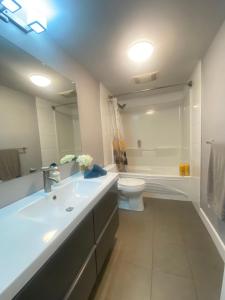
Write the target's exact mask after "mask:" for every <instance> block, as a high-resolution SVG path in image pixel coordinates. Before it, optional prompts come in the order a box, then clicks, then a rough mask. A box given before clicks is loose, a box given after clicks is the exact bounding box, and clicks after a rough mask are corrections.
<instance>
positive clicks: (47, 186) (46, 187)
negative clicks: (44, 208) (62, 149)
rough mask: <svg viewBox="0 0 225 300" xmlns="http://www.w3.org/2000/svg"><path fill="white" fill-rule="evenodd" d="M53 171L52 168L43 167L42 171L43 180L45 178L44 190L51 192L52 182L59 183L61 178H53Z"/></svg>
mask: <svg viewBox="0 0 225 300" xmlns="http://www.w3.org/2000/svg"><path fill="white" fill-rule="evenodd" d="M51 171H52V168H48V167H47V168H42V172H43V180H44V190H45V192H46V193H50V192H51V190H52V184H53V182H56V183H58V182H59V180H57V179H55V178H53V177H51V176H50V174H51Z"/></svg>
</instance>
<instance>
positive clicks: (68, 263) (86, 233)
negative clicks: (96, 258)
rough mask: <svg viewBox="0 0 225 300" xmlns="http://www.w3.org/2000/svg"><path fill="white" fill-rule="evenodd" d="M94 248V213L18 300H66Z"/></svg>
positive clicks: (20, 293) (23, 291)
mask: <svg viewBox="0 0 225 300" xmlns="http://www.w3.org/2000/svg"><path fill="white" fill-rule="evenodd" d="M93 245H94V233H93V215H92V213H91V214H89V215H88V216H87V217H86V218H85V219H84V220H83V222H82V223H81V224H80V225H79V226H78V228H76V229H75V231H74V232H73V233H72V234H71V235H70V236H69V237H68V238H67V239H66V241H65V242H64V243H63V244H62V245H61V246H60V248H59V249H58V250H57V251H56V252H55V254H54V255H53V256H52V257H51V258H50V259H49V260H48V261H47V263H46V264H45V265H44V266H43V267H42V268H41V269H40V270H39V272H38V273H37V274H35V275H34V277H33V278H32V279H31V280H30V281H29V282H28V283H27V284H26V285H25V287H24V288H23V289H22V290H21V291H20V292H19V294H18V295H16V296H15V298H14V299H15V300H62V299H63V298H64V296H65V295H66V293H67V291H68V289H69V288H70V286H71V284H72V283H73V281H74V280H75V278H76V276H77V275H78V273H79V271H80V269H81V267H82V265H83V264H84V262H85V260H86V259H87V256H88V254H89V253H90V251H91V249H92V247H93Z"/></svg>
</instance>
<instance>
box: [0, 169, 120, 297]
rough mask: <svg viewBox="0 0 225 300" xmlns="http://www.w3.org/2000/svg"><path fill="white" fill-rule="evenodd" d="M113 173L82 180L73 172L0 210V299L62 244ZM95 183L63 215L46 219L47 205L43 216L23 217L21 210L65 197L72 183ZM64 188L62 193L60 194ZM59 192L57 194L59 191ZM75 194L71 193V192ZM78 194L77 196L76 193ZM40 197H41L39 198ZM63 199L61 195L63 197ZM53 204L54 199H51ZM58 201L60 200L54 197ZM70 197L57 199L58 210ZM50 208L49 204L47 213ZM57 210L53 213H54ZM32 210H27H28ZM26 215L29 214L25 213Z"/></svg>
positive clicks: (107, 185)
mask: <svg viewBox="0 0 225 300" xmlns="http://www.w3.org/2000/svg"><path fill="white" fill-rule="evenodd" d="M117 179H118V174H117V173H108V174H107V175H106V176H103V177H99V178H94V179H83V178H82V176H81V175H80V174H75V175H73V176H71V177H69V178H67V179H65V180H63V181H62V182H61V183H60V184H59V185H58V186H56V187H54V188H53V190H52V192H51V193H49V194H46V193H44V191H43V190H41V191H39V192H37V193H35V194H32V195H30V196H28V197H25V198H23V199H21V200H19V201H17V202H15V203H13V204H11V205H9V206H6V207H4V208H2V209H0V241H1V243H0V299H1V300H11V299H12V298H13V297H14V296H15V295H16V294H17V293H18V292H19V291H20V290H21V288H22V287H23V286H24V285H25V284H26V283H27V282H28V281H29V280H30V279H31V277H32V276H33V275H34V274H35V273H36V272H37V271H38V269H39V268H40V267H41V266H42V265H43V264H44V263H45V262H46V261H47V260H48V259H49V257H50V256H51V255H52V254H53V253H54V252H55V251H56V249H57V248H58V247H59V246H60V245H61V244H62V243H63V241H64V240H65V239H66V238H67V237H68V236H69V234H70V233H71V232H72V231H73V230H74V229H75V228H76V227H77V226H78V224H79V223H80V222H81V221H82V220H83V219H84V217H85V216H86V215H87V214H88V213H89V212H90V211H91V210H92V208H93V207H94V206H95V205H96V204H97V202H98V201H99V200H100V199H101V197H102V196H103V195H104V194H105V192H106V191H107V190H108V189H109V188H110V187H111V186H112V185H113V184H114V183H115V182H116V181H117ZM81 181H82V182H84V181H85V182H87V181H88V182H89V183H90V182H98V183H99V186H98V187H97V189H95V190H93V191H91V192H90V193H89V191H88V190H87V191H86V192H87V196H86V195H85V190H81V194H82V195H84V197H82V198H81V199H78V200H77V202H76V203H77V204H76V206H75V207H74V210H73V211H71V212H67V213H65V214H64V215H63V216H61V215H60V216H59V217H57V218H56V217H54V218H52V219H49V218H48V204H47V206H46V210H45V212H44V214H45V215H46V216H44V215H43V218H37V217H36V216H32V217H27V215H25V214H24V213H23V211H25V209H27V208H28V211H29V208H30V207H31V208H32V205H34V209H36V207H37V205H40V203H41V205H45V204H46V203H50V201H54V200H52V197H53V196H54V195H57V197H59V198H60V197H65V192H67V194H68V195H69V194H70V195H71V193H75V192H76V193H77V191H76V187H75V185H76V183H78V182H81ZM62 191H64V195H62ZM60 193H61V194H60ZM73 195H75V194H73ZM78 197H79V195H78ZM43 199H44V200H43ZM63 199H64V198H63ZM55 201H56V202H55V203H57V199H56V200H55ZM58 201H60V200H58ZM69 201H70V199H69V200H68V199H66V200H65V201H64V202H60V206H59V207H58V206H57V210H58V212H59V213H60V214H61V211H60V210H62V211H63V213H64V212H65V207H66V205H68V204H65V203H69V204H71V202H69ZM50 209H51V207H49V214H50V213H51V211H52V210H51V211H50ZM57 210H55V213H56V214H57ZM32 211H33V212H35V210H32V209H31V212H32ZM28 216H29V213H28Z"/></svg>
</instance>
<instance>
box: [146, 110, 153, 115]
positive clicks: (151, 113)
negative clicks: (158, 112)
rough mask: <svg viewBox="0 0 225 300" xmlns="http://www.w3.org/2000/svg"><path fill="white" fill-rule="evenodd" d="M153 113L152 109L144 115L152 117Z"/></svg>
mask: <svg viewBox="0 0 225 300" xmlns="http://www.w3.org/2000/svg"><path fill="white" fill-rule="evenodd" d="M154 113H155V111H154V110H153V109H150V110H148V111H146V115H154Z"/></svg>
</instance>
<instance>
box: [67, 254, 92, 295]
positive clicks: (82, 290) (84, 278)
mask: <svg viewBox="0 0 225 300" xmlns="http://www.w3.org/2000/svg"><path fill="white" fill-rule="evenodd" d="M96 278H97V273H96V261H95V251H92V253H91V254H90V256H89V258H88V260H87V262H86V264H85V266H84V269H83V270H82V272H81V274H79V277H78V280H77V281H76V282H75V284H74V287H73V288H72V289H71V290H70V292H69V293H68V296H66V297H65V299H64V300H88V298H89V296H90V294H91V291H92V289H93V287H94V284H95V281H96Z"/></svg>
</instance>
